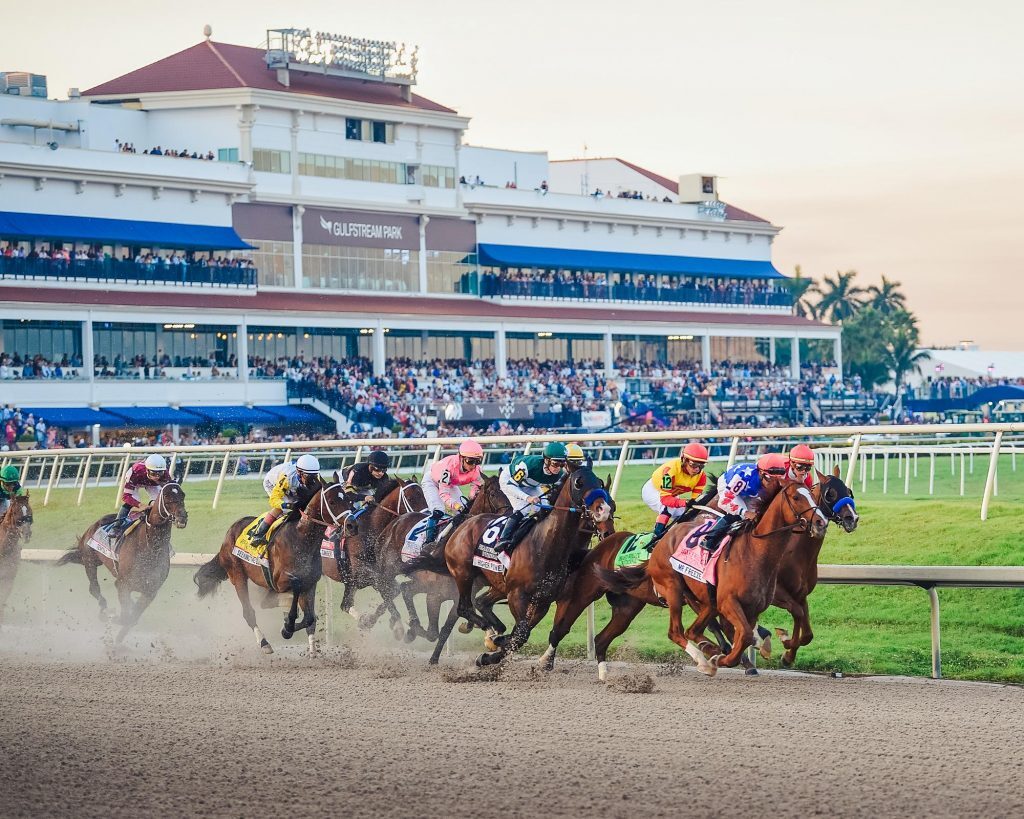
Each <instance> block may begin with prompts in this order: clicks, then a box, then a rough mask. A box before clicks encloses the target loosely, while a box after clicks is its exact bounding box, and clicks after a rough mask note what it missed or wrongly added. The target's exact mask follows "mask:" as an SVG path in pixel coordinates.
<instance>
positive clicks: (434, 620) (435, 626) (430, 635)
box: [423, 582, 454, 642]
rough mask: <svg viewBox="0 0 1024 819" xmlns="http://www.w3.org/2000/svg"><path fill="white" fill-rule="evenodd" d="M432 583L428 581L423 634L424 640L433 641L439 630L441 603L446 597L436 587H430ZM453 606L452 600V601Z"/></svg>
mask: <svg viewBox="0 0 1024 819" xmlns="http://www.w3.org/2000/svg"><path fill="white" fill-rule="evenodd" d="M433 585H434V583H433V582H432V583H430V584H429V586H428V590H427V600H426V603H427V626H428V628H427V631H426V634H424V635H423V638H424V639H425V640H430V642H434V641H435V640H436V639H437V638H438V635H439V634H440V632H441V605H442V604H443V603H444V601H445V600H447V599H448V597H447V595H444V594H442V593H441V592H439V591H437V589H434V588H430V587H432V586H433ZM453 607H454V601H453Z"/></svg>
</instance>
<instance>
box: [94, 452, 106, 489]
mask: <svg viewBox="0 0 1024 819" xmlns="http://www.w3.org/2000/svg"><path fill="white" fill-rule="evenodd" d="M106 465H107V459H106V458H100V465H99V468H98V469H97V470H96V483H94V484H93V486H99V485H100V478H101V477H102V476H103V467H105V466H106Z"/></svg>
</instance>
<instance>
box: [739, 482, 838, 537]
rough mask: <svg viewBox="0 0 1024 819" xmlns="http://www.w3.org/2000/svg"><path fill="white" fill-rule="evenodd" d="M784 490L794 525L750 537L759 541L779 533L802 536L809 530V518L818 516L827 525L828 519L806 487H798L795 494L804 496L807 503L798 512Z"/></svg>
mask: <svg viewBox="0 0 1024 819" xmlns="http://www.w3.org/2000/svg"><path fill="white" fill-rule="evenodd" d="M786 489H787V487H783V488H782V493H783V498H784V500H785V501H786V505H787V506H788V507H789V509H790V511H792V512H793V514H795V515H796V516H797V519H796V521H795V522H794V523H790V524H787V525H786V526H780V527H779V528H778V529H772V531H770V532H765V533H763V534H758V533H757V532H751V537H756V538H759V539H760V538H766V537H771V536H772V535H777V534H779V533H781V532H797V533H800V534H802V533H804V532H807V531H809V530H810V528H811V518H813V517H814V515H819V516H820V517H821V519H822V520H824V521H825V523H826V525H827V524H828V518H827V517H826V516H825V513H824V512H822V511H821V508H820V507H819V505H818V502H817V501H815V500H814V498H813V496H811V494H810V491H809V490H808V489H807V488H806V487H800V488H799V489H798V490H797V492H796V494H798V495H805V496H806V497H807V499H808V501H809V504H808V506H807V508H806V509H802V510H798V509H797V508H796V505H795V504H794V503H793V499H792V498H791V497H790V495H789V493H788V492H787V491H786ZM808 512H810V513H811V515H810V516H809V517H804V515H806V514H807V513H808Z"/></svg>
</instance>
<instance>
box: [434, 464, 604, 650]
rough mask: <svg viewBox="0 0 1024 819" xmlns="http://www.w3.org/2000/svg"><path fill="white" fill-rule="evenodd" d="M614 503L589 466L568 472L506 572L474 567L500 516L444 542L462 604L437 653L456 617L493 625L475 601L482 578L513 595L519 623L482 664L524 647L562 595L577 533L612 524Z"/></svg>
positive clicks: (483, 518)
mask: <svg viewBox="0 0 1024 819" xmlns="http://www.w3.org/2000/svg"><path fill="white" fill-rule="evenodd" d="M611 515H612V506H611V502H610V498H609V497H608V493H607V492H606V491H605V488H604V483H603V482H602V481H601V479H600V478H598V477H597V476H596V475H595V474H594V473H593V471H592V470H591V469H590V467H589V466H586V467H581V468H579V469H577V470H576V471H575V472H573V473H572V474H571V475H569V476H568V477H567V478H566V479H565V480H564V482H563V483H562V486H561V489H560V490H559V492H558V496H557V498H556V500H555V503H554V505H553V506H552V507H551V512H550V514H548V515H547V516H546V517H545V518H544V519H543V520H540V521H539V522H537V523H535V524H534V525H533V526H532V528H531V529H530V530H529V531H528V532H527V533H526V535H525V537H523V539H522V541H521V542H520V543H519V545H518V546H517V547H516V548H515V550H514V551H513V552H512V556H511V562H510V565H509V568H508V569H507V571H505V572H501V573H499V572H492V571H488V570H485V569H479V568H477V567H475V566H473V554H474V551H475V550H476V546H477V543H478V542H480V539H481V537H482V535H483V533H484V532H485V531H486V530H487V529H488V527H490V526H492V525H493V524H494V522H495V520H497V518H498V517H499V516H498V515H477V516H476V517H473V518H470V519H469V520H468V521H467V522H466V523H465V524H463V525H462V526H460V527H459V528H458V529H457V530H456V532H455V533H454V534H453V535H452V537H451V538H450V539H449V540H448V543H447V544H446V545H445V550H444V557H445V563H446V565H447V568H448V571H449V572H450V573H451V575H452V577H453V578H454V579H455V584H456V586H457V587H458V591H459V603H458V606H456V607H455V608H453V609H452V611H451V612H450V613H449V615H448V620H447V621H446V622H445V624H444V626H443V627H442V629H441V635H440V637H439V638H438V644H437V646H436V648H435V650H434V655H435V657H436V656H437V655H438V653H439V652H440V649H441V647H442V646H443V645H444V642H445V641H446V640H447V639H448V636H449V635H450V634H451V630H452V628H453V626H454V624H455V621H456V620H457V619H458V618H459V617H463V618H465V619H466V620H468V621H469V622H471V623H472V624H473V625H475V626H478V627H480V628H482V629H485V630H486V629H487V628H489V627H493V623H491V622H489V621H488V620H487V619H486V618H485V617H484V616H482V615H481V614H480V613H478V612H477V611H476V609H475V608H474V606H473V598H472V592H473V584H474V581H475V580H476V578H478V577H483V578H484V580H485V581H486V583H487V584H488V585H490V586H491V588H492V589H493V590H494V593H495V594H502V595H504V596H505V597H506V598H507V599H508V607H509V611H510V612H511V613H512V616H513V617H514V618H515V626H513V628H512V631H511V633H510V634H508V635H507V636H502V637H499V638H496V639H495V640H494V643H495V644H496V645H497V650H496V651H493V652H490V653H487V654H482V655H481V656H480V657H479V658H478V659H477V665H481V666H485V665H493V664H495V663H499V662H501V661H502V660H503V659H504V658H505V657H506V656H507V655H508V654H511V653H514V652H516V651H518V650H519V648H521V647H522V646H523V645H524V644H525V643H526V641H527V640H528V639H529V637H530V632H531V631H532V630H533V628H534V626H536V625H537V623H538V622H540V620H541V618H542V617H543V616H544V615H545V614H546V613H547V610H548V608H549V607H550V606H551V603H552V602H553V601H554V600H555V598H556V597H557V596H558V594H559V592H560V591H561V589H562V585H563V583H564V582H565V578H566V575H567V574H568V572H569V563H570V558H571V556H572V555H573V553H574V551H575V550H576V548H577V538H576V536H575V535H576V533H577V531H578V530H579V529H580V527H581V525H582V524H584V523H585V522H586V523H593V524H594V525H595V526H596V527H598V528H601V527H606V526H607V525H609V522H610V520H611Z"/></svg>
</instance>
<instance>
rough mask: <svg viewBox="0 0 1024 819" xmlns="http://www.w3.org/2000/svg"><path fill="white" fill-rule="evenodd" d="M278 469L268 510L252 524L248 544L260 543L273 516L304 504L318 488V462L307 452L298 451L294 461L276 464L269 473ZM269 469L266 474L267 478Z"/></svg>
mask: <svg viewBox="0 0 1024 819" xmlns="http://www.w3.org/2000/svg"><path fill="white" fill-rule="evenodd" d="M281 467H284V468H283V469H281ZM278 470H279V472H278V474H279V477H278V478H277V481H276V482H275V483H274V486H273V488H272V489H271V490H270V511H269V512H267V514H265V515H264V516H263V520H261V521H260V522H259V524H258V525H257V526H256V528H255V529H253V530H252V531H251V532H249V542H250V544H251V545H252V546H259V545H260V544H262V543H264V542H265V538H266V535H267V532H268V531H269V530H270V527H271V526H273V525H274V521H275V520H277V519H278V518H279V517H281V515H283V514H285V513H287V512H291V511H292V510H293V509H302V508H303V507H305V505H306V504H307V503H309V501H310V499H311V498H312V497H313V495H315V494H316V492H317V490H318V489H319V488H320V485H321V482H320V462H319V461H318V460H317V459H316V458H315V457H314V456H313V455H310V454H309V453H308V452H307V453H306V454H305V455H300V456H299V457H298V459H297V460H296V461H295V463H294V464H291V463H284V464H280V465H279V466H276V467H274V469H272V470H271V471H270V473H273V472H275V471H278ZM270 473H268V474H267V478H268V479H269V478H270ZM264 488H266V480H264Z"/></svg>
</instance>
